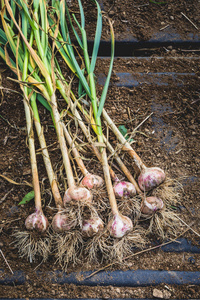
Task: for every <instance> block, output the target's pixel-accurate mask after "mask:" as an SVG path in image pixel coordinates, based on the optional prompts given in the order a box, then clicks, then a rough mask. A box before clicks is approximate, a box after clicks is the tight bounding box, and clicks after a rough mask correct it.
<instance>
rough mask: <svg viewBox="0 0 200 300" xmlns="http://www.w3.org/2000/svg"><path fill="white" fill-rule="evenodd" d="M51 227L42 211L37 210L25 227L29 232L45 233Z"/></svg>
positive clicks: (27, 219) (27, 220)
mask: <svg viewBox="0 0 200 300" xmlns="http://www.w3.org/2000/svg"><path fill="white" fill-rule="evenodd" d="M48 225H49V222H48V220H47V218H46V217H45V215H44V214H43V212H42V211H41V210H37V209H36V211H35V212H34V213H33V214H31V215H29V216H28V217H27V218H26V221H25V226H26V228H27V229H28V230H33V229H35V230H37V231H39V232H44V231H45V230H46V229H47V227H48Z"/></svg>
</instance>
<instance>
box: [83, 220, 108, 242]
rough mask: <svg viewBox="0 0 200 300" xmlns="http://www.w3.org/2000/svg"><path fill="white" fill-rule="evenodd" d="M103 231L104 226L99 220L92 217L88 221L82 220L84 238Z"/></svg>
mask: <svg viewBox="0 0 200 300" xmlns="http://www.w3.org/2000/svg"><path fill="white" fill-rule="evenodd" d="M103 229H104V224H103V221H102V220H101V218H99V217H93V218H91V219H89V220H84V221H83V225H82V233H83V236H85V237H93V236H94V235H95V234H97V233H98V232H100V231H102V230H103Z"/></svg>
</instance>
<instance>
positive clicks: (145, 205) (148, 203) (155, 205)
mask: <svg viewBox="0 0 200 300" xmlns="http://www.w3.org/2000/svg"><path fill="white" fill-rule="evenodd" d="M163 208H164V203H163V201H162V200H161V199H160V198H158V197H154V196H151V197H147V198H145V199H144V200H143V202H142V206H141V212H142V213H143V214H145V215H152V214H153V213H155V212H156V211H157V210H162V209H163Z"/></svg>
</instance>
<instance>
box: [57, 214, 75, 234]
mask: <svg viewBox="0 0 200 300" xmlns="http://www.w3.org/2000/svg"><path fill="white" fill-rule="evenodd" d="M76 225H77V220H75V219H70V218H69V217H68V216H67V215H66V214H64V213H62V212H58V213H57V214H56V215H55V216H54V217H53V221H52V227H53V230H54V231H55V232H58V233H60V232H65V231H68V230H71V229H73V228H75V227H76Z"/></svg>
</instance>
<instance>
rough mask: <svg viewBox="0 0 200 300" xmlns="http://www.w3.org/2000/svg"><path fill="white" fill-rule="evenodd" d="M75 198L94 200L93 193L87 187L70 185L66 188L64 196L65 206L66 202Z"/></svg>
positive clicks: (87, 200) (86, 200) (85, 200)
mask: <svg viewBox="0 0 200 300" xmlns="http://www.w3.org/2000/svg"><path fill="white" fill-rule="evenodd" d="M72 200H75V201H83V202H89V203H91V202H92V194H91V192H90V191H89V190H88V189H86V188H85V187H81V186H79V187H77V186H75V187H70V188H68V189H67V190H66V192H65V194H64V198H63V204H64V206H65V205H66V203H68V202H70V201H72Z"/></svg>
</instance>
